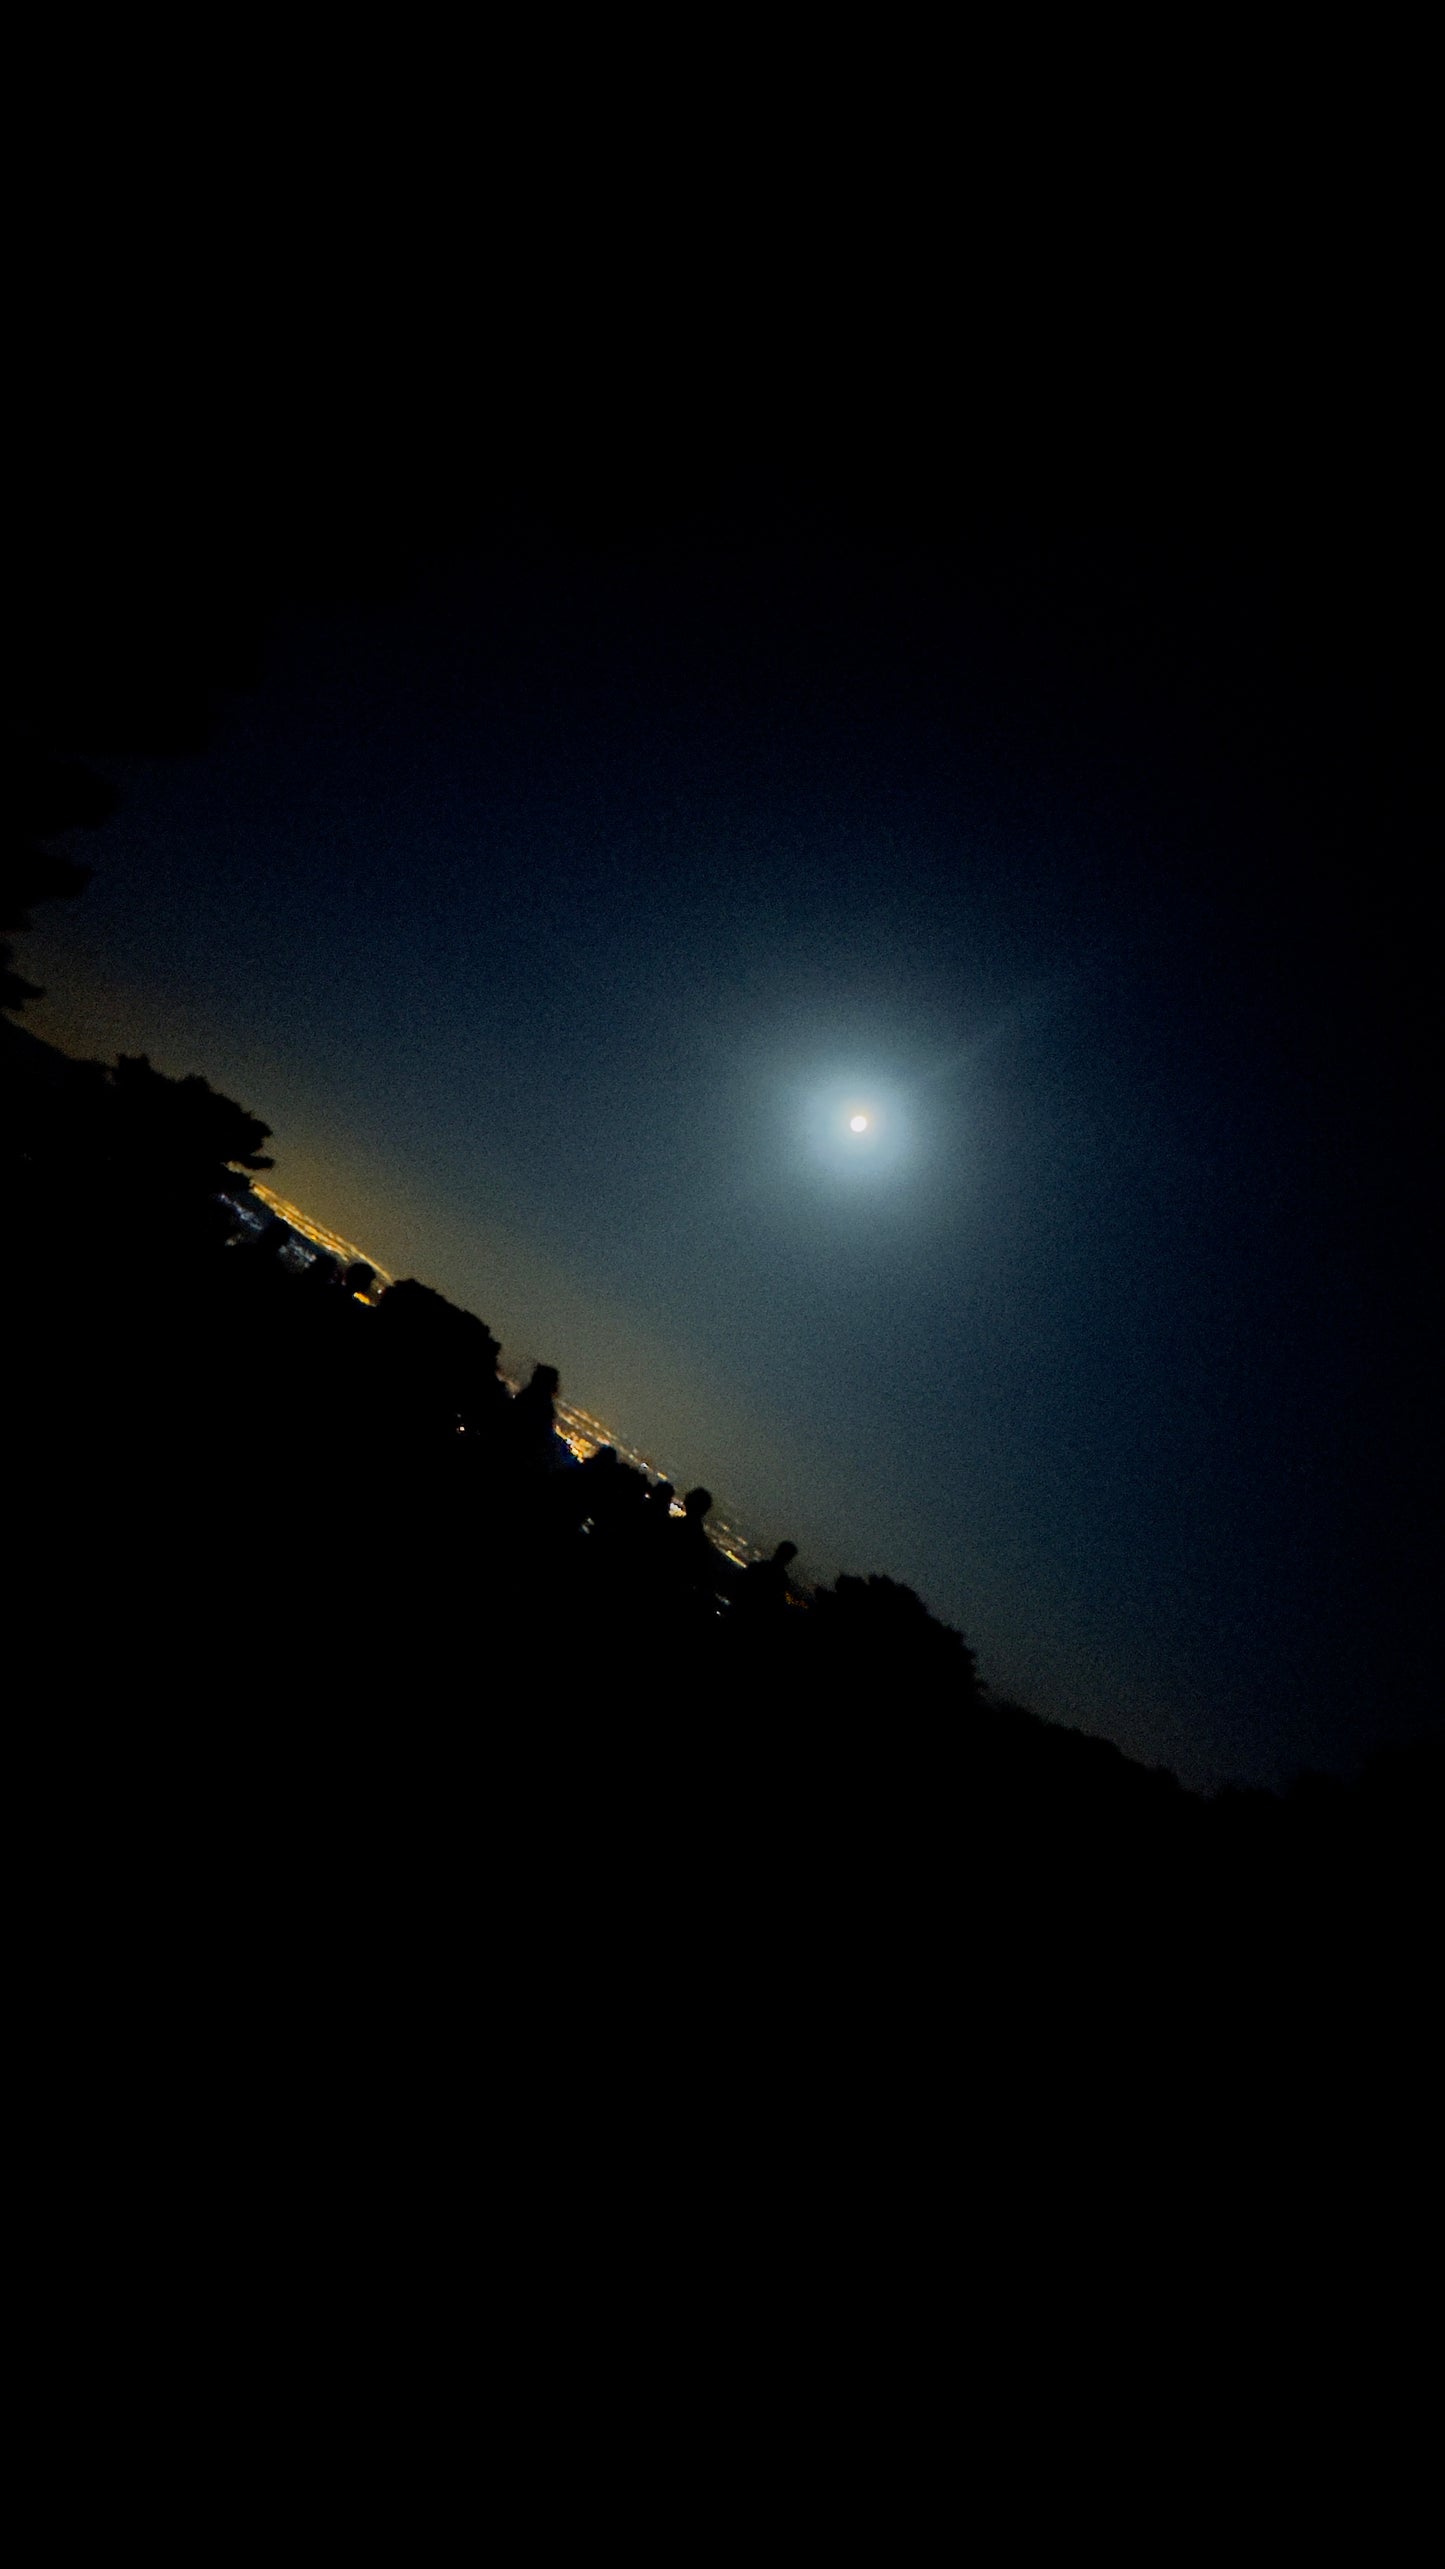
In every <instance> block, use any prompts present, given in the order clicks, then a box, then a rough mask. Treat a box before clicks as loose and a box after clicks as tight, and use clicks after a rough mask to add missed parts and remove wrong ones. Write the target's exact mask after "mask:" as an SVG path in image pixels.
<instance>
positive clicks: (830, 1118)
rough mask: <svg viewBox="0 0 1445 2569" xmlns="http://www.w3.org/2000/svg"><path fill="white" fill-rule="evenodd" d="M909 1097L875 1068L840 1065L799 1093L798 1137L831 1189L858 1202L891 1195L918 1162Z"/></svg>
mask: <svg viewBox="0 0 1445 2569" xmlns="http://www.w3.org/2000/svg"><path fill="white" fill-rule="evenodd" d="M912 1106H913V1101H912V1098H911V1096H910V1095H909V1093H908V1092H907V1091H906V1090H905V1089H903V1088H902V1087H901V1086H900V1085H899V1084H898V1082H897V1081H896V1080H894V1079H891V1078H889V1077H888V1076H886V1075H885V1074H884V1073H883V1072H882V1071H881V1070H880V1069H879V1068H878V1067H877V1066H876V1065H875V1064H872V1063H864V1062H858V1061H854V1062H840V1063H838V1064H837V1065H836V1066H835V1067H833V1068H831V1069H830V1068H828V1067H827V1066H826V1065H824V1066H822V1067H819V1068H817V1069H815V1070H814V1071H813V1072H812V1074H811V1076H809V1075H808V1073H807V1072H804V1073H803V1075H802V1076H801V1077H800V1078H799V1079H798V1080H797V1084H796V1085H795V1086H794V1088H793V1106H792V1114H793V1118H794V1122H793V1132H794V1135H795V1137H796V1141H797V1143H798V1144H799V1145H800V1146H801V1150H802V1155H803V1157H804V1158H805V1159H806V1160H808V1161H809V1162H811V1164H812V1166H813V1168H814V1169H815V1170H816V1171H817V1172H818V1174H819V1175H820V1177H822V1178H823V1179H824V1180H825V1182H826V1183H828V1184H829V1185H831V1186H837V1187H841V1188H842V1189H843V1190H844V1192H845V1193H846V1194H847V1195H850V1196H854V1197H858V1196H867V1195H870V1194H874V1193H876V1192H877V1191H878V1190H880V1189H882V1190H883V1191H884V1192H885V1193H886V1192H887V1191H889V1190H891V1188H892V1187H893V1186H894V1184H895V1183H896V1182H897V1181H898V1180H899V1179H900V1178H902V1177H903V1176H904V1175H905V1173H906V1172H907V1171H908V1170H909V1169H910V1168H911V1166H912V1164H913V1162H914V1159H915V1157H916V1135H915V1130H914V1126H915V1118H914V1115H913V1112H912Z"/></svg>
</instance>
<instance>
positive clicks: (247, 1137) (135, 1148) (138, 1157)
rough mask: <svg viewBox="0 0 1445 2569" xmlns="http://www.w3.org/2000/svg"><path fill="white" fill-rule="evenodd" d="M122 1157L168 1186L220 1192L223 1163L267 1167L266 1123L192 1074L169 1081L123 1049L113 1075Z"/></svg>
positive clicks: (142, 1057)
mask: <svg viewBox="0 0 1445 2569" xmlns="http://www.w3.org/2000/svg"><path fill="white" fill-rule="evenodd" d="M111 1086H112V1088H113V1090H114V1094H115V1123H114V1129H115V1135H116V1147H117V1150H118V1152H119V1155H120V1156H121V1157H122V1158H123V1159H124V1160H125V1161H126V1162H127V1163H128V1164H134V1165H135V1167H136V1169H137V1172H138V1173H139V1172H141V1171H143V1172H144V1174H145V1176H146V1178H147V1180H148V1181H154V1182H156V1183H158V1184H159V1185H160V1186H162V1187H164V1188H165V1189H166V1190H167V1191H173V1192H177V1193H194V1192H197V1191H205V1192H207V1193H211V1194H214V1193H216V1192H218V1191H219V1190H220V1188H221V1186H222V1183H223V1181H224V1178H225V1175H226V1171H227V1169H228V1168H242V1169H251V1170H259V1169H269V1168H274V1166H275V1162H274V1160H272V1159H270V1158H268V1156H267V1155H266V1153H265V1152H264V1151H263V1150H262V1149H261V1144H262V1143H263V1142H266V1141H269V1140H270V1138H271V1127H270V1125H269V1124H263V1123H262V1122H261V1120H260V1117H259V1116H256V1115H251V1114H249V1113H248V1112H247V1110H246V1108H245V1107H244V1106H238V1105H237V1104H236V1102H235V1099H234V1098H231V1097H223V1096H222V1095H221V1093H220V1091H219V1090H218V1089H214V1088H212V1086H211V1084H210V1082H209V1080H205V1079H202V1078H201V1077H200V1075H199V1073H198V1072H194V1071H193V1072H192V1073H190V1075H189V1076H188V1077H187V1078H185V1079H169V1078H167V1076H166V1074H165V1072H164V1071H159V1070H156V1069H154V1068H153V1067H152V1065H151V1062H150V1060H149V1059H148V1057H147V1055H146V1054H145V1053H121V1054H120V1055H119V1057H118V1059H117V1061H116V1065H115V1069H114V1070H113V1071H112V1073H111Z"/></svg>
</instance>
